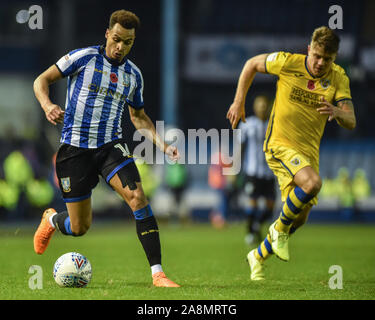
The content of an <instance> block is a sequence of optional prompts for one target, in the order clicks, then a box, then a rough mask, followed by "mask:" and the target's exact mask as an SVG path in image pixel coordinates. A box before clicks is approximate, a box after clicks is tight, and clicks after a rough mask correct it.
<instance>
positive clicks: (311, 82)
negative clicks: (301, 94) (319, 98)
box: [307, 80, 315, 90]
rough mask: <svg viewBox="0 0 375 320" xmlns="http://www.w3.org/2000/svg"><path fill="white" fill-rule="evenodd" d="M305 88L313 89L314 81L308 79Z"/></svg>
mask: <svg viewBox="0 0 375 320" xmlns="http://www.w3.org/2000/svg"><path fill="white" fill-rule="evenodd" d="M307 88H308V89H310V90H314V89H315V82H314V81H312V80H309V82H307Z"/></svg>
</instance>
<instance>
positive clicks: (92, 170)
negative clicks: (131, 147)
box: [56, 139, 140, 202]
mask: <svg viewBox="0 0 375 320" xmlns="http://www.w3.org/2000/svg"><path fill="white" fill-rule="evenodd" d="M120 170H121V171H122V176H124V175H125V176H130V177H131V180H132V181H134V180H136V181H137V182H138V181H140V178H139V173H138V169H137V167H136V165H135V163H134V159H133V156H132V155H131V154H130V153H129V152H128V147H127V145H126V143H125V141H124V140H122V139H119V140H115V141H112V142H110V143H107V144H105V145H103V146H101V147H99V148H97V149H85V148H78V147H74V146H71V145H68V144H62V145H61V146H60V148H59V150H58V152H57V157H56V175H57V178H58V181H59V186H60V190H61V193H62V195H63V199H64V201H65V202H79V201H82V200H85V199H88V198H90V197H91V192H92V189H94V188H95V186H96V185H97V184H98V182H99V175H101V176H102V177H103V178H104V179H105V181H106V182H107V183H108V184H109V182H110V180H111V179H112V177H113V176H114V175H115V174H116V173H118V172H119V171H120Z"/></svg>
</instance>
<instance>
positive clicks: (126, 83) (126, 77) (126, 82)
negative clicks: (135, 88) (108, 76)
mask: <svg viewBox="0 0 375 320" xmlns="http://www.w3.org/2000/svg"><path fill="white" fill-rule="evenodd" d="M122 85H123V86H124V87H129V86H130V75H129V74H128V73H125V74H124V80H123V81H122Z"/></svg>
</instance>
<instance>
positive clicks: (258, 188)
mask: <svg viewBox="0 0 375 320" xmlns="http://www.w3.org/2000/svg"><path fill="white" fill-rule="evenodd" d="M244 190H245V193H246V194H247V195H248V196H249V197H250V198H252V199H257V198H261V197H264V198H266V199H275V197H276V191H275V179H274V178H271V179H266V178H258V177H255V176H246V178H245V184H244Z"/></svg>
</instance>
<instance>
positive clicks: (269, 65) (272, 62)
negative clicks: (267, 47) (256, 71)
mask: <svg viewBox="0 0 375 320" xmlns="http://www.w3.org/2000/svg"><path fill="white" fill-rule="evenodd" d="M289 56H290V53H288V52H283V51H279V52H273V53H270V54H269V55H268V56H267V58H266V63H265V68H266V72H267V73H270V74H274V75H276V76H278V75H279V74H280V72H281V70H282V68H283V67H284V65H285V62H286V60H287V59H288V57H289Z"/></svg>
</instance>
